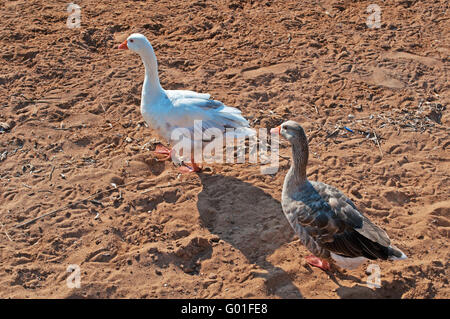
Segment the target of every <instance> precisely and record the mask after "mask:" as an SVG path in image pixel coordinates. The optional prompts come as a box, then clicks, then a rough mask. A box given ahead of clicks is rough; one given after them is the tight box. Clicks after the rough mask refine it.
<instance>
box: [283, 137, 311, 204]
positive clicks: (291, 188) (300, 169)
mask: <svg viewBox="0 0 450 319" xmlns="http://www.w3.org/2000/svg"><path fill="white" fill-rule="evenodd" d="M308 155H309V151H308V144H307V142H306V141H305V142H304V143H301V142H300V141H298V142H297V141H296V142H295V143H292V162H291V168H290V169H289V171H288V172H287V174H286V177H285V179H284V187H283V195H289V194H292V193H295V192H298V191H299V190H300V189H301V186H302V185H303V184H305V183H306V182H307V181H308V180H307V178H306V166H307V164H308Z"/></svg>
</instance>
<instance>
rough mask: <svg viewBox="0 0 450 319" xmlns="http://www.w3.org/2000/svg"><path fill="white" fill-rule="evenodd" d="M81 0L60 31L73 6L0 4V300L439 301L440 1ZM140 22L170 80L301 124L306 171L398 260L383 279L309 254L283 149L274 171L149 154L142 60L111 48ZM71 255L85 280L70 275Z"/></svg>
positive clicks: (443, 68) (446, 174) (445, 25)
mask: <svg viewBox="0 0 450 319" xmlns="http://www.w3.org/2000/svg"><path fill="white" fill-rule="evenodd" d="M371 3H379V5H380V7H381V9H382V14H381V28H379V29H370V28H368V27H367V26H366V18H367V16H368V15H369V14H368V13H367V12H366V8H367V6H368V5H369V4H371ZM78 4H79V5H80V6H81V19H82V20H81V27H80V28H79V29H69V28H67V26H66V20H67V16H68V13H67V11H66V8H67V1H25V0H17V1H6V2H5V1H3V2H1V3H0V13H1V17H2V20H1V23H0V44H1V48H2V49H1V53H0V61H1V63H0V70H1V73H0V88H1V90H0V98H1V102H0V122H3V124H1V128H0V205H1V206H0V207H1V210H0V222H1V225H0V227H1V232H0V255H1V259H0V269H1V271H0V297H3V298H9V297H12V298H43V297H46V298H78V297H81V298H83V297H88V298H91V297H92V298H97V297H104V298H302V297H304V298H449V297H450V289H449V282H448V279H449V246H448V245H449V244H448V239H449V232H450V219H449V210H450V200H449V185H450V170H449V159H450V156H449V151H448V149H449V145H450V139H449V122H450V117H449V112H448V104H449V99H450V96H449V83H448V68H449V52H450V51H449V49H450V43H449V39H450V37H449V20H448V17H449V10H448V2H447V1H446V0H435V1H414V0H409V1H406V0H403V1H399V0H396V1H394V0H386V1H345V0H343V1H331V0H330V1H325V0H324V1H310V0H305V1H300V0H295V1H292V0H287V1H284V0H276V1H270V0H267V1H251V2H245V1H238V0H233V1H220V4H218V3H215V2H213V1H199V0H186V1H183V2H180V3H177V2H176V1H167V0H163V1H157V2H156V1H155V2H153V1H149V2H145V1H97V0H95V1H94V0H83V1H79V3H78ZM132 32H141V33H144V34H145V35H146V36H147V37H148V38H149V39H150V41H151V42H152V44H153V46H154V48H155V51H156V54H157V57H158V60H159V69H160V76H161V83H162V85H163V87H164V88H166V89H180V88H184V89H190V90H196V91H200V92H208V93H211V94H212V95H213V97H214V98H216V99H219V100H221V101H223V102H225V103H226V104H227V105H230V106H236V107H238V108H240V109H241V110H242V111H243V114H244V115H245V116H246V117H247V118H248V119H250V121H251V123H252V126H254V127H256V128H258V127H273V126H274V125H278V124H279V123H281V122H282V121H284V120H287V119H294V120H297V121H299V122H300V123H302V125H303V126H304V128H305V130H306V132H307V135H308V137H309V140H310V152H311V156H310V166H309V168H308V176H309V178H310V179H311V180H320V181H323V182H326V183H328V184H331V185H334V186H336V187H338V188H340V189H341V190H342V191H344V192H345V193H346V194H347V195H348V196H349V197H350V198H351V199H352V200H353V201H354V202H355V203H356V205H357V206H358V207H359V208H360V210H361V211H362V212H363V213H365V214H367V216H369V217H370V218H371V219H372V220H373V221H374V222H375V223H376V224H377V225H379V226H381V227H382V228H384V229H386V231H387V232H388V234H389V235H390V237H391V239H392V242H393V243H394V244H395V245H397V246H398V247H399V248H401V249H402V250H403V251H404V252H405V253H406V254H407V255H408V256H409V259H408V260H406V261H403V262H397V263H391V262H378V265H379V267H380V269H381V284H382V287H381V288H379V289H371V288H369V287H368V286H367V285H366V280H367V278H368V273H366V267H367V266H368V265H367V264H366V265H364V267H361V268H359V269H356V270H352V271H345V272H342V273H335V274H333V275H329V274H327V273H325V272H323V271H321V270H319V269H317V268H315V269H311V268H310V267H309V266H307V265H306V264H305V262H304V257H305V256H306V255H307V254H308V252H307V250H306V249H305V248H304V247H303V246H302V245H301V244H300V242H299V241H298V239H297V238H296V237H295V235H294V234H293V231H292V230H291V229H290V227H289V225H288V224H287V221H286V220H285V217H284V215H283V213H282V211H281V207H280V202H279V201H280V196H281V186H282V182H283V179H284V175H285V173H286V171H287V169H288V167H289V160H287V159H280V170H279V172H278V173H277V174H275V175H262V174H261V173H260V170H259V166H258V165H256V164H248V163H247V164H224V165H219V164H214V165H207V167H206V170H205V171H204V172H203V173H200V174H193V175H190V176H187V175H182V176H180V175H179V174H178V171H177V169H176V167H175V166H174V165H173V164H172V163H170V162H164V163H163V162H157V161H156V160H155V158H154V156H153V154H152V152H151V150H152V149H153V144H154V143H155V142H157V141H159V137H158V136H157V135H156V134H155V132H154V131H152V130H151V128H147V127H145V126H144V122H143V119H142V116H141V114H140V112H139V103H140V90H141V86H142V80H143V75H144V74H143V72H144V70H143V66H142V64H141V61H140V59H139V57H138V56H137V55H135V54H132V53H131V52H123V51H119V50H117V49H116V48H117V45H118V44H119V43H121V42H122V41H123V40H124V39H125V38H126V37H127V36H128V35H129V34H130V33H132ZM344 126H347V127H348V128H350V129H351V130H353V133H352V132H350V131H347V130H345V129H344V128H343V127H344ZM375 135H376V139H375ZM377 141H378V144H377ZM280 152H281V154H282V155H283V156H289V154H290V149H289V148H288V147H287V144H286V143H283V145H282V148H281V151H280ZM111 183H114V184H116V185H117V189H115V188H114V187H113V186H112V185H111ZM89 196H92V197H91V198H89V200H86V201H82V200H83V199H85V198H88V197H89ZM58 208H63V209H61V210H59V211H57V212H56V213H54V214H50V215H49V216H47V217H45V218H43V219H40V220H38V221H36V222H35V223H32V224H28V225H26V226H24V227H19V228H15V226H17V225H19V224H20V223H22V222H24V221H27V220H29V219H31V218H34V217H37V216H40V215H42V214H46V213H50V212H52V211H54V210H56V209H58ZM71 264H76V265H79V267H80V271H81V288H78V289H77V288H75V289H71V288H68V287H67V285H66V279H67V278H68V276H69V273H68V272H67V271H66V270H67V267H68V266H69V265H71Z"/></svg>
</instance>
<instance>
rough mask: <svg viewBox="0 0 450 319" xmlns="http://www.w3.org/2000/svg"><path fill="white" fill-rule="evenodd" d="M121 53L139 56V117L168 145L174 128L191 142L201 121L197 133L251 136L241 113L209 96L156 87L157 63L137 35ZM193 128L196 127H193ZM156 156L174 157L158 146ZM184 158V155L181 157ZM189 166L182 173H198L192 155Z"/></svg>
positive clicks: (122, 46) (129, 39)
mask: <svg viewBox="0 0 450 319" xmlns="http://www.w3.org/2000/svg"><path fill="white" fill-rule="evenodd" d="M119 49H121V50H131V51H134V52H136V53H137V54H139V55H140V57H141V59H142V62H143V63H144V67H145V78H144V84H143V86H142V95H141V113H142V116H143V117H144V119H145V121H146V122H147V124H148V125H149V126H151V127H152V128H153V129H155V130H156V131H157V132H158V134H160V135H161V136H162V137H163V138H164V139H166V140H167V141H168V142H170V141H171V135H172V131H173V130H174V129H177V128H186V129H188V130H189V132H190V133H191V134H190V138H191V139H192V140H193V139H194V138H193V132H194V127H196V128H197V127H198V123H199V122H196V123H194V121H199V120H201V124H202V127H200V128H201V132H203V131H204V130H206V129H208V128H216V129H219V130H220V131H221V132H226V129H228V128H232V129H236V135H239V134H246V135H250V134H252V132H253V131H252V130H251V129H249V127H250V125H249V123H248V121H247V120H246V119H245V118H244V117H242V115H241V111H240V110H238V109H236V108H234V107H229V106H226V105H224V104H223V103H222V102H220V101H215V100H211V99H210V95H209V94H202V93H197V92H193V91H188V90H164V89H163V88H162V87H161V84H160V83H159V76H158V63H157V60H156V55H155V52H154V51H153V47H152V45H151V44H150V42H149V41H148V40H147V38H146V37H145V36H144V35H142V34H139V33H133V34H132V35H130V36H129V37H128V38H127V40H125V41H124V42H123V43H122V44H120V45H119ZM195 125H196V126H195ZM155 152H156V153H158V154H165V155H167V156H166V158H165V159H168V158H169V157H171V156H172V159H174V156H175V157H176V154H174V152H172V150H169V149H168V148H166V147H164V146H162V145H158V146H157V148H156V151H155ZM183 155H185V154H183ZM190 162H191V166H188V165H186V164H185V166H182V167H181V168H180V170H181V171H182V172H194V171H198V170H200V167H199V166H198V165H197V163H195V162H194V157H193V153H191V157H190Z"/></svg>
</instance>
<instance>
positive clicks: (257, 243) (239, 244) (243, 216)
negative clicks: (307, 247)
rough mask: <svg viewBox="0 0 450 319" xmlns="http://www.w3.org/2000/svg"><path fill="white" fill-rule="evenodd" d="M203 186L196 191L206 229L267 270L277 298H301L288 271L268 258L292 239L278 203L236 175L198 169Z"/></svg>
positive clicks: (270, 287)
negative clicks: (224, 174) (214, 173)
mask: <svg viewBox="0 0 450 319" xmlns="http://www.w3.org/2000/svg"><path fill="white" fill-rule="evenodd" d="M198 176H199V177H200V179H201V182H202V184H203V190H202V191H201V193H200V194H199V195H198V202H197V207H198V211H199V214H200V220H201V222H202V223H203V224H204V226H205V227H207V228H208V230H209V231H210V232H211V233H213V234H216V235H217V236H219V238H220V239H222V240H223V241H225V242H228V243H229V244H231V245H232V246H233V247H235V248H236V249H238V250H239V251H240V252H242V253H243V255H244V256H245V257H246V258H247V259H248V260H249V261H250V263H253V264H256V265H258V266H259V267H261V268H262V269H264V270H265V271H266V272H267V273H258V272H256V271H255V273H254V275H255V277H263V278H265V285H266V289H267V292H268V293H269V294H273V295H276V296H279V297H280V298H303V296H302V294H301V292H300V291H299V290H298V288H297V287H296V286H295V285H294V284H293V282H292V280H291V278H290V275H289V274H288V273H286V272H285V271H284V270H283V269H281V268H279V267H277V266H275V265H273V264H272V263H270V262H269V261H268V260H267V257H268V256H270V255H271V254H272V253H273V252H274V251H275V250H276V249H277V248H279V247H280V246H281V245H283V244H285V243H287V242H289V241H291V240H292V238H293V236H294V232H293V231H292V229H291V228H290V225H289V224H288V222H287V220H286V218H285V217H284V215H283V212H282V210H281V204H280V202H279V201H277V200H275V199H274V198H273V197H272V196H271V195H270V194H268V193H266V192H264V191H263V190H262V189H260V188H258V187H256V186H253V185H251V184H249V183H246V182H243V181H241V180H239V179H237V178H234V177H230V176H223V175H211V174H205V173H199V174H198Z"/></svg>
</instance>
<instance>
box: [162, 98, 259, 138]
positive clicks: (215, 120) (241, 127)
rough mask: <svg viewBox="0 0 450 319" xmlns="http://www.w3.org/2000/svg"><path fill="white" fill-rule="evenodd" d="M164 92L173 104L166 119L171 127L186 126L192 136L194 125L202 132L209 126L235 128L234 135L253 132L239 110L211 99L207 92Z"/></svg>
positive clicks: (224, 129) (224, 128) (221, 128)
mask: <svg viewBox="0 0 450 319" xmlns="http://www.w3.org/2000/svg"><path fill="white" fill-rule="evenodd" d="M165 92H166V94H167V97H168V98H169V100H170V101H171V103H172V106H173V107H172V109H171V110H170V113H169V114H168V115H167V120H166V122H168V123H169V125H170V127H171V129H174V128H186V129H188V130H189V131H190V132H191V134H192V136H193V132H194V128H195V127H197V128H200V129H201V131H202V132H203V131H205V130H207V129H211V128H215V129H219V130H220V131H221V132H225V131H226V129H227V128H233V129H236V134H235V135H238V134H244V135H251V134H252V133H253V131H252V130H251V129H250V125H249V122H248V121H247V120H246V119H245V118H244V117H243V116H242V115H241V111H240V110H238V109H237V108H234V107H229V106H226V105H224V104H223V103H222V102H220V101H216V100H211V99H210V95H209V94H202V93H196V92H193V91H187V90H166V91H165ZM195 121H201V122H195Z"/></svg>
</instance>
